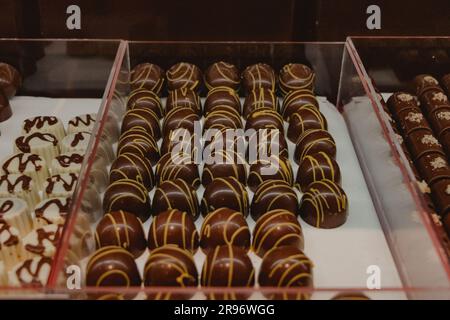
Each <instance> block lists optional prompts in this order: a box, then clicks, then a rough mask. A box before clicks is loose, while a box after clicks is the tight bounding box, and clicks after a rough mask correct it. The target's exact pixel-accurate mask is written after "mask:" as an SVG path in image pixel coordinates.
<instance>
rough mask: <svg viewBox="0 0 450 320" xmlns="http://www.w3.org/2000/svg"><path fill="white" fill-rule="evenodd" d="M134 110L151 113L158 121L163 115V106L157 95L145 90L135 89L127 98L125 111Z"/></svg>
mask: <svg viewBox="0 0 450 320" xmlns="http://www.w3.org/2000/svg"><path fill="white" fill-rule="evenodd" d="M134 109H144V110H150V111H153V112H154V113H155V114H156V116H157V117H158V119H160V118H162V116H163V115H164V109H163V105H162V103H161V99H160V98H159V96H158V94H157V93H155V92H153V91H151V90H148V89H145V88H142V89H135V90H133V91H132V92H131V93H130V95H129V96H128V100H127V110H134Z"/></svg>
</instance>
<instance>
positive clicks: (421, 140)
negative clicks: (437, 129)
mask: <svg viewBox="0 0 450 320" xmlns="http://www.w3.org/2000/svg"><path fill="white" fill-rule="evenodd" d="M406 143H407V145H408V148H409V151H410V152H411V155H412V156H413V160H417V159H419V158H420V157H422V156H423V155H425V154H427V153H430V152H437V153H441V154H444V151H443V150H442V146H441V144H440V143H439V141H438V140H437V139H436V137H435V136H434V135H433V131H431V129H418V130H416V131H413V132H411V133H410V134H409V135H408V136H407V137H406Z"/></svg>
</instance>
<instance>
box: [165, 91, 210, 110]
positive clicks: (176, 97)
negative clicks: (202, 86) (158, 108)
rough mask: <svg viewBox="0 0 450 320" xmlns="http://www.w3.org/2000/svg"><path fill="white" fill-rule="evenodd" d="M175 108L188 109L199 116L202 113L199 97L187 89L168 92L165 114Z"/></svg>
mask: <svg viewBox="0 0 450 320" xmlns="http://www.w3.org/2000/svg"><path fill="white" fill-rule="evenodd" d="M175 108H190V109H192V110H194V111H195V112H196V113H198V114H199V115H200V114H201V113H202V104H201V102H200V97H199V95H198V94H197V93H196V92H195V91H193V90H190V89H188V88H181V89H177V90H172V91H169V95H168V96H167V101H166V110H165V112H166V114H167V113H169V111H170V110H173V109H175Z"/></svg>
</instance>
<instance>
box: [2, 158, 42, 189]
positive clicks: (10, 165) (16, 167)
mask: <svg viewBox="0 0 450 320" xmlns="http://www.w3.org/2000/svg"><path fill="white" fill-rule="evenodd" d="M2 171H3V173H5V174H10V173H21V174H26V175H28V176H30V177H31V178H32V179H33V181H34V182H35V184H36V186H37V187H38V188H39V189H41V188H42V184H43V183H44V181H45V179H47V178H48V177H49V176H50V175H49V173H48V168H47V163H46V162H45V161H44V159H43V158H42V157H41V156H40V155H37V154H33V153H22V152H21V153H16V154H15V155H13V156H10V157H9V158H7V159H6V160H5V161H3V164H2Z"/></svg>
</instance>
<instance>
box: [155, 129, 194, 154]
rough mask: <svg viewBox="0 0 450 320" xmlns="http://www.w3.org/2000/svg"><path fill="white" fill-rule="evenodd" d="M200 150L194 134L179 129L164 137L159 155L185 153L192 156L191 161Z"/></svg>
mask: <svg viewBox="0 0 450 320" xmlns="http://www.w3.org/2000/svg"><path fill="white" fill-rule="evenodd" d="M175 148H176V149H175ZM201 148H202V146H201V141H200V138H199V137H198V136H197V135H196V134H195V133H193V134H191V133H190V132H189V130H187V129H184V128H179V129H175V130H173V131H171V132H170V133H169V134H168V135H166V136H164V138H163V141H162V143H161V154H162V155H165V154H166V153H171V152H174V153H186V154H190V155H192V158H193V159H196V158H195V157H196V155H197V153H199V152H200V150H201Z"/></svg>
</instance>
